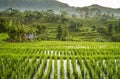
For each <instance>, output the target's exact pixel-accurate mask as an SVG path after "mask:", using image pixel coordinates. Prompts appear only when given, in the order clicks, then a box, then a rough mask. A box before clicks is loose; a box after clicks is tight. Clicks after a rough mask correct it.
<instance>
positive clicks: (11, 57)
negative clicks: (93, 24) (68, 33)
mask: <svg viewBox="0 0 120 79" xmlns="http://www.w3.org/2000/svg"><path fill="white" fill-rule="evenodd" d="M0 79H120V43H95V42H57V41H56V42H52V41H45V42H33V43H1V44H0Z"/></svg>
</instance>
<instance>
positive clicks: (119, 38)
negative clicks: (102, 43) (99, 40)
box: [111, 33, 120, 42]
mask: <svg viewBox="0 0 120 79" xmlns="http://www.w3.org/2000/svg"><path fill="white" fill-rule="evenodd" d="M111 40H112V41H114V42H120V33H119V34H114V35H112V38H111Z"/></svg>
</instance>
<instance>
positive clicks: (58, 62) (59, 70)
mask: <svg viewBox="0 0 120 79" xmlns="http://www.w3.org/2000/svg"><path fill="white" fill-rule="evenodd" d="M57 63H58V79H60V60H58V61H57Z"/></svg>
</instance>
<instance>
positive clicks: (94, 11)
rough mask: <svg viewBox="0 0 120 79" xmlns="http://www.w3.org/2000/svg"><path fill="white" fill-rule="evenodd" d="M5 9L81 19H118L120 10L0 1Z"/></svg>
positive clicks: (44, 0) (49, 0)
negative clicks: (65, 14)
mask: <svg viewBox="0 0 120 79" xmlns="http://www.w3.org/2000/svg"><path fill="white" fill-rule="evenodd" d="M7 8H16V9H19V10H28V9H30V10H38V11H41V10H54V11H55V12H60V11H61V10H62V11H67V12H68V13H71V14H77V15H81V16H83V17H85V16H86V15H87V16H90V17H94V16H99V15H103V14H107V15H114V16H115V17H117V18H119V17H120V15H119V14H120V9H113V8H109V7H103V6H99V5H97V4H93V5H91V6H86V7H70V6H69V5H68V4H65V3H61V2H59V1H56V0H0V10H4V9H7Z"/></svg>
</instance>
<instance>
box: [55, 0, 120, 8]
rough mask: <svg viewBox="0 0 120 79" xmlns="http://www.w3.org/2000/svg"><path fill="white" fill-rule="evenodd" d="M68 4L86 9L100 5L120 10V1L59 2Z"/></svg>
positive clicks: (76, 0)
mask: <svg viewBox="0 0 120 79" xmlns="http://www.w3.org/2000/svg"><path fill="white" fill-rule="evenodd" d="M57 1H60V2H63V3H67V4H69V5H70V6H75V7H84V6H89V5H92V4H98V5H101V6H105V7H112V8H120V0H57Z"/></svg>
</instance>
